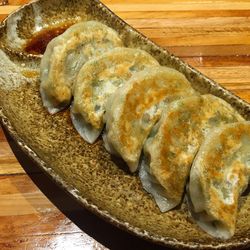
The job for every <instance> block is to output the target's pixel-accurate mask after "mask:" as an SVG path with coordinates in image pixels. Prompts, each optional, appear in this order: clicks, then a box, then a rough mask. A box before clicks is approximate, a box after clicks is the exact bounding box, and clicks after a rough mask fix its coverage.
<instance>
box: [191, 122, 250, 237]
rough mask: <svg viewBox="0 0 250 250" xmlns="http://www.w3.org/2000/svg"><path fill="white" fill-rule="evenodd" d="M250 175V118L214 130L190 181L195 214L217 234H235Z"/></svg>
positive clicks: (202, 148)
mask: <svg viewBox="0 0 250 250" xmlns="http://www.w3.org/2000/svg"><path fill="white" fill-rule="evenodd" d="M249 178H250V122H239V123H233V124H229V125H224V126H221V127H220V128H218V129H215V130H213V131H211V133H209V134H208V135H207V136H206V140H204V142H203V143H202V145H201V147H200V149H199V152H198V153H197V155H196V157H195V160H194V162H193V165H192V168H191V172H190V180H189V184H188V193H189V195H188V197H189V203H190V207H191V210H192V215H193V217H194V219H195V220H196V222H197V223H198V225H199V226H200V227H201V228H202V229H203V230H204V231H205V232H207V233H208V234H210V235H212V236H213V237H216V238H222V239H229V238H231V237H232V236H233V235H234V232H235V223H236V216H237V209H238V201H239V198H240V195H241V194H242V193H243V192H244V190H245V189H246V187H247V185H248V182H249Z"/></svg>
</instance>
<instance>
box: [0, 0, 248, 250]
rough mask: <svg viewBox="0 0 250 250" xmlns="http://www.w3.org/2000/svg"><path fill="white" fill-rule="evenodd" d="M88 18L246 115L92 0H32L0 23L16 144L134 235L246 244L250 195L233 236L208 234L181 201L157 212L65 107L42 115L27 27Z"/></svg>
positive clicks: (1, 90) (239, 104) (0, 98)
mask: <svg viewBox="0 0 250 250" xmlns="http://www.w3.org/2000/svg"><path fill="white" fill-rule="evenodd" d="M87 19H88V20H90V19H95V20H98V21H101V22H103V23H105V24H107V25H109V26H111V27H112V28H114V29H115V30H117V31H118V33H119V34H120V36H121V38H122V39H123V41H124V43H125V44H126V46H128V47H137V48H141V49H144V50H146V51H148V52H149V53H151V54H152V55H153V56H154V57H155V58H156V59H158V60H159V62H160V63H161V64H162V65H167V66H170V67H173V68H175V69H177V70H179V71H180V72H182V73H184V74H185V75H186V77H187V78H188V79H189V80H190V82H191V83H192V85H193V87H194V88H195V89H196V90H198V91H200V92H201V93H212V94H214V95H217V96H219V97H221V98H223V99H224V100H226V101H227V102H229V103H230V104H231V105H232V106H233V107H234V108H235V109H236V110H238V111H239V112H240V113H241V114H242V115H243V116H244V117H245V118H246V119H248V120H249V119H250V105H249V104H247V103H246V102H244V101H243V100H241V99H240V98H238V97H236V96H235V95H233V94H232V93H230V92H229V91H228V90H226V89H224V88H222V87H221V86H219V85H218V84H216V83H215V82H213V81H212V80H210V79H208V78H207V77H205V76H204V75H202V74H201V73H199V72H198V71H196V70H195V69H193V68H191V67H190V66H189V65H187V64H185V63H184V62H182V61H181V60H180V59H178V58H176V57H175V56H173V55H170V54H169V53H168V52H167V51H166V50H164V49H162V48H160V47H158V46H157V45H155V44H154V43H152V42H151V41H150V40H149V39H147V38H146V37H144V36H143V35H141V34H140V33H138V32H137V31H136V30H134V29H133V28H132V27H130V26H129V25H127V24H126V23H125V22H123V21H122V20H121V19H119V18H118V17H117V16H116V15H115V14H113V13H112V12H111V11H110V10H109V9H107V8H106V7H105V6H104V5H103V4H101V3H100V2H98V1H97V0H82V1H81V0H74V1H68V0H55V1H49V0H40V1H37V2H33V3H32V4H29V5H26V6H24V7H23V8H21V9H19V10H18V11H17V12H15V13H13V14H12V15H10V16H9V17H8V18H7V19H6V20H5V21H4V22H3V23H2V25H1V27H0V43H1V48H2V50H1V51H0V118H1V122H2V125H3V126H4V127H5V128H6V129H7V130H8V131H9V133H10V134H11V135H12V137H13V138H14V139H15V140H16V142H17V143H18V144H19V145H21V147H22V149H23V151H24V152H25V153H28V154H29V156H30V157H31V158H33V159H34V160H35V161H36V162H37V164H38V165H39V166H40V167H41V169H43V170H44V171H45V172H47V173H48V174H49V175H50V176H51V177H52V178H53V179H54V180H55V181H56V182H57V183H58V184H60V185H62V186H63V187H64V188H65V189H66V190H67V191H68V192H69V193H70V194H71V195H72V196H74V197H75V198H76V199H78V200H79V201H80V202H81V203H82V205H83V206H84V207H86V208H88V209H90V210H91V211H93V212H95V213H96V214H99V215H100V216H102V217H103V218H105V219H106V220H108V221H110V222H111V223H113V224H115V225H117V226H119V227H121V228H124V229H126V230H128V231H130V232H132V233H134V234H136V235H138V236H140V237H143V238H145V239H148V240H151V241H154V242H158V243H161V244H163V245H166V246H171V247H178V248H185V249H187V248H198V249H205V248H206V249H221V248H230V249H231V248H235V249H238V248H241V247H250V223H249V221H250V213H249V211H250V196H246V197H242V199H241V202H240V209H239V214H238V220H237V229H236V233H235V236H234V237H233V238H231V239H230V240H227V241H222V240H218V239H215V238H212V237H210V236H209V235H207V234H206V233H204V232H203V231H201V230H200V229H199V228H198V226H197V225H196V224H195V223H193V222H192V219H191V217H190V215H189V213H188V209H187V206H186V203H185V202H184V203H183V204H182V205H181V207H179V208H178V209H175V210H173V211H170V212H168V213H161V212H160V211H159V209H158V208H157V207H156V205H155V203H154V201H153V200H152V198H151V197H150V196H149V195H148V194H147V193H146V192H144V190H143V189H142V186H141V184H140V181H139V179H138V176H137V175H131V174H129V173H127V172H126V171H125V170H124V168H122V167H121V165H120V164H119V163H117V162H114V161H113V160H112V159H111V156H110V155H109V154H108V153H107V152H106V151H105V150H104V147H103V143H102V140H101V139H100V140H99V141H98V142H97V143H95V144H94V145H89V144H87V143H85V142H84V141H83V140H82V139H81V138H80V136H79V135H78V134H77V132H76V131H75V130H74V129H73V126H72V124H71V120H70V118H69V112H68V110H66V111H64V112H61V113H58V114H56V115H53V116H51V115H49V114H48V113H47V111H46V110H45V109H44V108H43V107H42V103H41V98H40V95H39V91H38V86H39V63H40V56H35V55H32V54H28V53H27V52H25V50H24V46H25V44H26V43H27V41H29V40H30V39H31V38H32V37H33V36H34V33H36V32H40V31H41V30H43V29H46V28H51V27H54V26H62V25H69V24H71V23H75V22H78V21H80V20H87ZM3 51H4V52H3Z"/></svg>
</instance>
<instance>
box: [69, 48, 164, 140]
mask: <svg viewBox="0 0 250 250" xmlns="http://www.w3.org/2000/svg"><path fill="white" fill-rule="evenodd" d="M156 65H159V63H158V62H157V61H156V60H155V59H154V58H153V57H152V56H151V55H149V54H148V53H147V52H145V51H143V50H140V49H130V48H116V49H113V50H112V51H110V52H107V53H105V54H103V55H102V56H100V57H99V58H94V59H92V60H90V61H89V62H87V63H86V64H85V65H84V66H83V67H82V68H81V70H80V72H79V74H78V77H77V81H76V84H75V87H74V93H73V95H74V102H73V104H72V107H71V118H72V122H73V124H74V126H75V128H76V130H77V131H78V132H79V134H80V135H81V136H82V137H83V138H84V139H85V140H86V141H88V142H89V143H93V142H94V141H95V140H96V139H97V138H98V136H99V135H100V133H101V131H102V129H103V126H104V122H103V115H104V112H105V107H104V105H105V103H106V100H107V99H108V97H109V96H110V95H111V94H112V93H114V92H115V91H116V89H117V88H118V87H120V86H122V85H123V84H124V83H125V82H126V81H127V80H128V79H129V78H130V77H131V76H132V75H133V74H134V73H135V72H138V71H142V70H143V69H145V68H147V67H152V66H156Z"/></svg>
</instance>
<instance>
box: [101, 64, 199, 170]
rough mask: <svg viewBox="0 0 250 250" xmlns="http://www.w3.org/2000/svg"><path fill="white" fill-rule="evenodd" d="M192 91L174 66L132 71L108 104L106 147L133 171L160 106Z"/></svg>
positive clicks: (158, 114) (192, 92)
mask: <svg viewBox="0 0 250 250" xmlns="http://www.w3.org/2000/svg"><path fill="white" fill-rule="evenodd" d="M194 94H195V91H194V90H193V89H192V87H191V84H190V83H189V81H188V80H187V79H186V78H185V76H184V75H183V74H181V73H180V72H178V71H176V70H174V69H171V68H167V67H155V68H151V69H148V70H145V71H143V72H141V73H138V74H136V75H135V76H134V77H133V78H132V79H131V80H130V81H129V82H128V83H127V84H126V86H125V85H124V86H123V87H122V88H120V89H119V90H118V91H117V93H116V94H115V95H114V98H112V100H111V102H110V104H111V105H108V107H109V108H108V109H107V114H106V120H107V124H106V131H107V134H106V137H105V142H106V145H107V148H113V149H114V150H115V151H116V152H117V153H118V154H119V155H120V156H121V157H122V158H123V159H124V160H125V161H126V163H127V164H128V166H129V167H130V170H131V171H132V172H134V171H135V170H136V169H137V166H138V161H139V157H140V154H141V150H142V147H143V144H144V141H145V140H146V138H147V136H148V134H149V133H150V131H151V129H152V126H153V125H154V124H155V123H156V122H157V120H158V119H159V118H160V115H161V111H162V108H163V106H164V105H165V104H166V103H168V102H170V101H172V100H176V99H178V98H181V97H185V96H190V95H194Z"/></svg>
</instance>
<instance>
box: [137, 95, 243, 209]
mask: <svg viewBox="0 0 250 250" xmlns="http://www.w3.org/2000/svg"><path fill="white" fill-rule="evenodd" d="M237 121H244V119H243V118H242V117H241V116H240V115H239V114H238V113H237V112H236V111H235V110H234V109H233V108H232V107H231V106H230V105H229V104H228V103H227V102H225V101H224V100H222V99H220V98H218V97H215V96H213V95H203V96H193V97H188V98H185V99H182V100H177V101H175V102H173V103H171V104H170V105H169V106H168V108H167V110H166V111H165V112H164V113H163V115H162V117H161V119H160V121H159V123H158V124H157V125H156V127H155V128H154V129H153V130H152V133H151V134H150V136H149V138H148V139H147V141H146V143H145V145H144V157H143V160H142V163H141V167H140V173H139V176H140V179H141V182H142V185H143V187H144V189H145V190H146V191H148V192H149V193H151V194H152V195H153V197H154V198H155V200H156V203H157V205H158V206H159V208H160V210H161V211H162V212H165V211H168V210H170V209H172V208H174V207H175V206H177V205H178V204H179V203H180V202H181V200H182V196H183V193H184V187H185V184H186V180H187V177H188V176H189V171H190V167H191V164H192V162H193V159H194V157H195V155H196V153H197V151H198V149H199V147H200V144H201V143H202V141H203V139H204V137H205V136H206V134H207V132H208V131H209V130H210V129H212V128H216V127H218V126H220V125H222V124H226V123H232V122H237Z"/></svg>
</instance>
